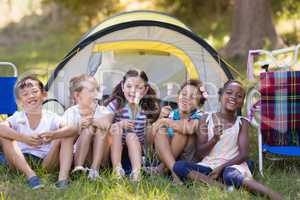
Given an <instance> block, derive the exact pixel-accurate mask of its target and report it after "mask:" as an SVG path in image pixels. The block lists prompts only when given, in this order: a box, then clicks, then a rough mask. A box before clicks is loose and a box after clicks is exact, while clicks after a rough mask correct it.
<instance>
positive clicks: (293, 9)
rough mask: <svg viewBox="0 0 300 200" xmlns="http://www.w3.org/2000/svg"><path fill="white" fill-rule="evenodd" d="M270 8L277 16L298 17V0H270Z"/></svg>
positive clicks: (299, 15)
mask: <svg viewBox="0 0 300 200" xmlns="http://www.w3.org/2000/svg"><path fill="white" fill-rule="evenodd" d="M271 5H272V10H273V13H274V15H275V16H276V17H277V18H282V17H283V18H285V19H291V18H292V19H300V1H299V0H284V1H279V0H271Z"/></svg>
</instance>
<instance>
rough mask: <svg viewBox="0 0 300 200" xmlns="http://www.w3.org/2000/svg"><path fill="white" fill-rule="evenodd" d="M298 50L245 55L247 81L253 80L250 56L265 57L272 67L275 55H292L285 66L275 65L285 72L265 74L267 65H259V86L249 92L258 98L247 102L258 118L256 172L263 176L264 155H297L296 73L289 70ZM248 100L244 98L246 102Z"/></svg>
mask: <svg viewBox="0 0 300 200" xmlns="http://www.w3.org/2000/svg"><path fill="white" fill-rule="evenodd" d="M299 48H300V45H298V46H296V47H292V48H286V49H281V50H276V51H273V52H268V51H264V50H251V51H250V52H249V57H248V72H251V73H250V74H249V73H248V78H249V79H253V78H254V76H253V60H254V56H260V55H262V54H267V55H268V57H271V59H272V62H273V64H274V62H277V61H276V58H275V55H277V54H281V53H287V52H293V53H294V55H293V59H292V60H291V61H290V62H289V63H287V62H286V63H285V64H284V65H281V66H279V65H277V67H284V68H285V69H287V71H285V70H279V71H269V69H268V65H265V64H264V65H263V66H262V68H263V69H264V72H261V73H260V74H259V87H257V88H256V89H257V91H256V92H253V91H252V92H250V94H252V95H254V94H255V93H256V94H257V93H259V95H260V99H259V101H258V102H251V103H253V106H255V107H256V108H255V109H253V110H252V111H255V112H259V118H258V119H259V121H260V122H259V123H256V124H257V125H258V154H259V171H260V173H261V175H263V158H264V155H265V154H272V155H273V157H276V156H280V157H281V158H284V157H286V156H300V71H291V69H292V67H295V65H296V63H297V59H298V52H299ZM249 61H250V62H249ZM272 62H270V63H272ZM275 64H276V63H275ZM281 69H282V68H281ZM251 98H252V97H247V99H251ZM256 98H257V97H256ZM248 104H249V102H248ZM247 107H248V108H250V107H251V106H247ZM252 116H253V114H252ZM271 160H275V159H271Z"/></svg>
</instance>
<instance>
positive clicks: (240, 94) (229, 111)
mask: <svg viewBox="0 0 300 200" xmlns="http://www.w3.org/2000/svg"><path fill="white" fill-rule="evenodd" d="M219 95H220V103H221V109H220V111H219V112H217V113H214V114H208V115H207V116H206V117H205V118H204V119H203V120H200V125H199V134H198V142H197V152H198V157H199V159H200V160H201V161H200V162H198V163H190V162H186V161H177V162H176V163H175V165H174V167H173V170H174V172H175V173H176V175H177V176H179V177H180V178H181V179H182V180H183V179H185V178H190V179H192V180H199V181H204V182H206V183H209V184H214V183H215V184H216V182H214V181H213V179H217V178H219V177H221V179H223V182H224V183H225V184H226V185H227V187H228V190H229V191H231V190H232V189H233V188H234V186H235V187H239V186H244V187H245V188H247V189H249V190H251V191H255V192H259V193H262V194H264V195H268V196H269V197H270V198H271V199H283V197H282V196H281V195H280V194H279V193H277V192H274V191H272V190H271V189H270V188H268V187H266V186H264V185H262V184H261V183H259V182H257V181H255V180H254V179H253V177H252V175H251V172H250V170H249V168H248V165H247V163H246V162H245V161H246V160H247V159H248V154H249V136H248V127H249V122H248V120H246V119H245V118H243V117H240V116H237V115H236V113H237V111H238V110H239V109H241V107H242V105H243V102H244V98H245V90H244V89H243V87H242V84H241V83H240V82H238V81H233V80H230V81H228V82H226V83H225V84H224V86H223V88H222V89H221V90H220V92H219ZM206 175H208V176H206Z"/></svg>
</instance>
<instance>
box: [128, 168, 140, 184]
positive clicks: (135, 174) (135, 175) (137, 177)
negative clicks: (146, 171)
mask: <svg viewBox="0 0 300 200" xmlns="http://www.w3.org/2000/svg"><path fill="white" fill-rule="evenodd" d="M129 178H130V180H131V181H132V182H139V181H140V180H141V172H140V170H132V172H131V173H130V175H129Z"/></svg>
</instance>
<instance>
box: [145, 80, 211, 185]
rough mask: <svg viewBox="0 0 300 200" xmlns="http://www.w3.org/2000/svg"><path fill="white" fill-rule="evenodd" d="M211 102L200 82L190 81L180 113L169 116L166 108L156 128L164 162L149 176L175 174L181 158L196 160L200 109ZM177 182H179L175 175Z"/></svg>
mask: <svg viewBox="0 0 300 200" xmlns="http://www.w3.org/2000/svg"><path fill="white" fill-rule="evenodd" d="M206 98H207V93H206V91H205V89H204V87H203V85H202V82H201V81H200V80H188V81H186V82H184V83H183V84H182V85H181V88H180V90H179V92H178V100H177V104H178V109H175V110H173V111H171V112H169V113H167V112H166V111H165V110H166V109H169V110H170V108H168V107H163V108H162V112H161V114H164V115H165V116H162V117H163V118H162V119H159V120H158V121H157V122H155V123H154V125H153V137H154V144H155V149H156V151H157V152H158V155H159V158H160V160H161V161H162V163H161V164H160V165H158V166H157V167H147V168H146V169H145V170H146V172H148V173H154V174H162V173H164V172H165V171H166V169H169V170H171V172H172V171H173V170H172V169H173V165H174V163H175V161H176V158H177V157H179V156H180V157H181V159H184V160H190V161H191V160H193V158H194V153H195V149H196V148H195V141H196V137H195V134H194V133H195V130H196V127H197V124H198V121H199V119H200V118H201V116H202V115H203V112H202V111H200V108H201V107H202V106H203V104H204V102H205V100H206ZM172 174H173V178H174V181H175V182H176V181H178V179H176V176H175V174H174V173H172Z"/></svg>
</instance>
